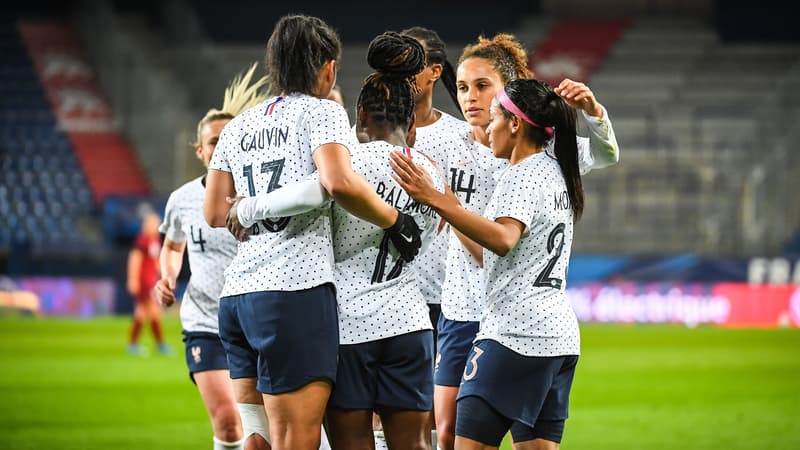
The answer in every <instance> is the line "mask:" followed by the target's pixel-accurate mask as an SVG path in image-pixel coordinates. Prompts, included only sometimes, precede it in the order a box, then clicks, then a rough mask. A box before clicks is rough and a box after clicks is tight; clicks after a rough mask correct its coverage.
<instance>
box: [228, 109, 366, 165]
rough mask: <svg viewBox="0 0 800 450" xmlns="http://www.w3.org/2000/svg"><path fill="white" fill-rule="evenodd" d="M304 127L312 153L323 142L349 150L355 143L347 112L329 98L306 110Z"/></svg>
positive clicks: (323, 143)
mask: <svg viewBox="0 0 800 450" xmlns="http://www.w3.org/2000/svg"><path fill="white" fill-rule="evenodd" d="M306 127H307V131H308V141H309V144H311V152H312V153H313V152H314V151H316V149H318V148H319V147H320V146H322V145H325V144H342V145H344V146H345V147H347V148H348V150H349V149H351V148H352V147H353V145H354V144H355V143H356V138H355V135H354V133H353V130H352V129H351V128H350V121H349V120H348V118H347V112H346V111H345V110H344V108H342V106H341V105H339V104H338V103H336V102H333V101H330V100H322V101H320V104H319V106H317V107H316V108H313V109H312V110H311V111H309V112H308V116H307V120H306ZM217 145H219V144H217Z"/></svg>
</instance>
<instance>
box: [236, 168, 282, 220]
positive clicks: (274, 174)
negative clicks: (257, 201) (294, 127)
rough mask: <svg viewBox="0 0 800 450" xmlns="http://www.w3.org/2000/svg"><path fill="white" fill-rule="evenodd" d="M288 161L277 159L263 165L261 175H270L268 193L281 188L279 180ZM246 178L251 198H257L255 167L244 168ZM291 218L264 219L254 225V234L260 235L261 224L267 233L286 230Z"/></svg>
mask: <svg viewBox="0 0 800 450" xmlns="http://www.w3.org/2000/svg"><path fill="white" fill-rule="evenodd" d="M285 161H286V159H285V158H281V159H276V160H275V161H270V162H265V163H261V173H270V177H269V184H268V185H267V192H272V191H274V190H275V189H278V188H279V187H281V185H280V184H278V180H280V179H281V173H282V172H283V163H284V162H285ZM244 176H245V177H246V178H247V190H248V191H250V196H251V197H255V196H256V183H255V181H254V180H253V165H252V164H248V165H246V166H244ZM289 219H290V217H281V218H279V219H275V220H273V219H264V220H262V221H261V222H258V223H256V224H254V225H253V234H259V233H260V231H261V230H260V229H259V224H260V225H261V226H262V227H264V229H265V230H266V231H270V232H273V233H275V232H278V231H281V230H283V229H284V228H286V226H287V225H289Z"/></svg>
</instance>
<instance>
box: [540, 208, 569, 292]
mask: <svg viewBox="0 0 800 450" xmlns="http://www.w3.org/2000/svg"><path fill="white" fill-rule="evenodd" d="M565 228H566V225H564V224H563V223H560V224H558V225H556V227H555V228H553V231H551V232H550V235H549V236H547V253H549V254H551V255H553V256H551V257H550V259H548V260H547V265H546V266H544V269H542V271H541V272H539V275H538V276H537V277H536V281H534V282H533V285H534V286H539V287H549V288H553V289H561V284H562V283H563V280H562V279H560V278H551V277H550V272H552V271H553V267H555V266H556V262H558V258H559V257H560V256H561V252H562V251H564V229H565ZM559 237H561V239H559ZM556 240H558V247H556ZM554 249H555V252H553V250H554Z"/></svg>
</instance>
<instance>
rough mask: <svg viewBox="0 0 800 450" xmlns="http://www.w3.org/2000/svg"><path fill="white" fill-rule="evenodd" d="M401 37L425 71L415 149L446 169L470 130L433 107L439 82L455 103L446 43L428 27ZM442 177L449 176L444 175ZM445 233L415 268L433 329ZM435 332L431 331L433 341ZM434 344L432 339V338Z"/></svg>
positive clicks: (418, 80) (444, 257)
mask: <svg viewBox="0 0 800 450" xmlns="http://www.w3.org/2000/svg"><path fill="white" fill-rule="evenodd" d="M401 34H403V35H406V36H411V37H413V38H415V39H416V40H418V41H419V42H420V43H421V44H422V46H423V47H424V48H425V57H426V58H425V63H426V65H425V68H424V69H423V71H422V72H420V73H419V74H417V76H416V83H417V86H418V88H419V90H418V91H417V94H416V95H415V96H414V103H415V105H416V106H415V108H414V113H415V115H416V123H417V126H416V142H415V144H414V146H415V147H416V148H418V149H420V150H421V151H422V152H424V153H425V155H427V156H429V157H430V158H431V159H433V160H434V161H435V162H436V164H438V165H439V167H440V168H442V170H446V169H447V167H448V163H447V149H448V148H451V147H453V146H455V145H460V142H461V138H460V136H464V135H466V134H467V133H469V131H470V130H471V128H470V126H469V125H468V124H467V123H466V122H464V121H463V120H461V119H457V118H455V117H453V116H451V115H450V114H447V113H446V112H444V111H440V110H439V109H436V108H434V106H433V89H434V87H435V86H436V83H437V82H439V81H441V82H442V83H443V84H444V85H445V86H446V88H447V91H448V93H449V94H450V95H451V96H452V98H453V101H454V102H455V103H456V104H458V98H457V97H456V90H455V89H456V74H455V70H454V69H453V66H452V65H451V64H450V62H449V61H448V60H447V53H446V51H445V44H444V42H443V41H442V39H441V38H440V37H439V35H438V34H437V33H436V32H435V31H433V30H430V29H428V28H423V27H413V28H409V29H407V30H403V31H402V32H401ZM445 176H449V174H447V173H445ZM447 236H448V233H447V232H446V230H442V231H440V232H439V233H437V236H436V240H435V241H434V243H433V244H432V245H431V248H430V249H429V250H428V251H427V252H426V254H425V257H424V258H423V259H422V260H421V261H420V262H421V264H420V265H419V266H418V268H419V275H418V281H419V284H420V289H422V294H423V295H424V296H425V299H426V300H427V301H428V306H429V307H430V316H431V322H432V323H433V326H434V327H436V326H437V323H438V322H439V316H440V314H441V306H440V303H441V296H442V283H443V282H444V275H445V266H446V261H447V243H448V238H447ZM435 337H436V330H435V329H434V338H435ZM434 342H435V339H434Z"/></svg>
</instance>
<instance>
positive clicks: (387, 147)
mask: <svg viewBox="0 0 800 450" xmlns="http://www.w3.org/2000/svg"><path fill="white" fill-rule="evenodd" d="M398 150H400V151H404V152H406V154H409V153H410V154H411V155H412V158H413V160H414V162H415V163H416V164H417V165H419V166H420V167H422V168H423V169H424V170H425V171H427V172H428V173H429V174H430V176H431V178H432V179H433V180H434V185H435V186H436V189H437V190H439V191H440V192H443V191H444V179H443V178H442V175H441V173H440V172H439V170H437V169H436V168H435V166H434V165H433V164H432V163H431V162H430V161H429V160H428V159H427V157H425V156H424V155H422V154H420V153H418V152H416V151H415V150H413V149H408V148H405V149H404V148H402V147H397V146H394V145H391V144H389V143H387V142H385V141H373V142H369V143H366V144H360V145H358V146H357V147H355V148H354V150H353V151H352V152H351V153H352V161H353V170H354V171H355V172H357V173H359V174H360V175H362V176H363V177H364V178H365V179H366V180H367V182H368V183H369V184H370V185H372V186H373V187H374V188H375V192H376V193H377V194H378V195H379V196H380V197H381V198H382V199H383V200H384V201H385V202H387V203H389V204H390V205H392V206H394V207H395V208H397V209H398V210H399V211H401V212H404V213H406V214H409V215H410V216H412V217H413V218H414V221H415V222H416V223H417V225H418V226H419V227H420V229H421V230H422V233H421V239H422V247H421V248H420V257H424V253H425V250H426V249H427V247H428V246H429V245H430V243H431V242H432V241H433V239H434V236H435V234H436V231H437V228H438V226H439V221H440V219H439V216H438V214H436V212H435V211H434V210H433V209H432V208H430V207H429V206H427V205H421V204H419V203H417V202H415V201H414V200H413V199H411V197H409V195H408V194H407V193H406V192H405V191H404V190H403V188H401V187H400V185H398V184H397V183H396V182H395V181H394V180H393V179H392V177H391V173H392V169H391V167H390V166H389V154H390V152H392V151H398ZM333 242H334V256H335V260H336V264H335V275H336V289H337V298H338V302H339V321H340V339H341V342H342V344H351V343H357V342H364V341H366V340H374V339H380V338H384V337H389V336H396V335H398V334H402V333H406V332H410V331H416V330H419V329H430V319H429V317H428V312H427V305H426V302H425V300H424V298H423V296H422V293H421V292H420V290H419V287H418V285H417V281H416V276H415V274H414V271H413V268H414V266H415V265H416V264H419V258H420V257H418V258H416V259H415V260H414V261H412V262H410V263H408V262H405V261H403V260H402V259H401V258H400V257H399V254H398V253H397V251H396V250H395V249H394V246H393V245H392V244H391V242H390V240H389V238H388V236H387V234H386V233H385V232H384V230H382V229H380V228H378V227H376V226H374V225H372V224H370V223H369V222H366V221H364V220H361V219H359V218H357V217H355V216H352V215H350V214H349V213H348V212H347V211H345V210H344V209H343V208H341V207H339V206H334V208H333ZM425 323H427V328H420V327H421V324H425Z"/></svg>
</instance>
